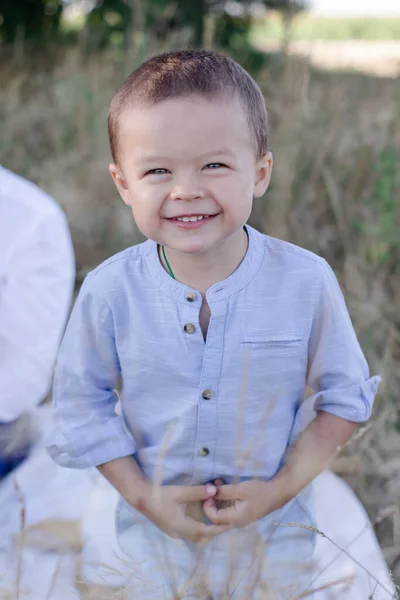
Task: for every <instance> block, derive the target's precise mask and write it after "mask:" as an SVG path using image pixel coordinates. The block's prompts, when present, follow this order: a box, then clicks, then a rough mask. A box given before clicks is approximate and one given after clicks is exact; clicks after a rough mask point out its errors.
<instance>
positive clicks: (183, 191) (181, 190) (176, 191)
mask: <svg viewBox="0 0 400 600" xmlns="http://www.w3.org/2000/svg"><path fill="white" fill-rule="evenodd" d="M171 198H172V200H183V201H184V202H190V201H191V200H199V199H201V198H204V192H203V191H202V190H201V189H200V188H199V187H198V186H197V185H196V183H194V182H193V183H185V184H182V183H181V184H178V185H176V186H175V187H174V188H173V190H172V191H171Z"/></svg>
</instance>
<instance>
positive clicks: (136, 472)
mask: <svg viewBox="0 0 400 600" xmlns="http://www.w3.org/2000/svg"><path fill="white" fill-rule="evenodd" d="M97 468H98V470H99V471H100V473H101V474H102V475H103V477H105V478H106V479H107V480H108V481H109V482H110V483H111V485H112V486H113V487H115V489H116V490H117V491H118V492H119V493H120V495H121V496H122V497H123V498H125V500H126V501H127V502H128V503H129V504H130V505H131V506H133V507H134V508H136V509H138V510H140V509H141V507H142V505H143V501H144V499H145V498H147V497H148V496H149V494H150V492H151V484H150V482H149V480H148V479H146V477H145V475H144V473H143V471H142V470H141V469H140V467H139V465H138V464H137V462H136V460H135V459H134V457H133V456H124V457H122V458H117V459H116V460H112V461H110V462H107V463H104V464H102V465H98V467H97Z"/></svg>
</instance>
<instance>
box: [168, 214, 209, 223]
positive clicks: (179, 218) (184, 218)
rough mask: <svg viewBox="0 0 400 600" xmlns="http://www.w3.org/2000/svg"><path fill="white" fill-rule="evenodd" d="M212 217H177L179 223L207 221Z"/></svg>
mask: <svg viewBox="0 0 400 600" xmlns="http://www.w3.org/2000/svg"><path fill="white" fill-rule="evenodd" d="M209 216H210V215H200V216H193V217H176V218H177V220H178V221H183V222H184V223H189V221H193V222H194V221H201V220H202V219H206V218H207V217H209Z"/></svg>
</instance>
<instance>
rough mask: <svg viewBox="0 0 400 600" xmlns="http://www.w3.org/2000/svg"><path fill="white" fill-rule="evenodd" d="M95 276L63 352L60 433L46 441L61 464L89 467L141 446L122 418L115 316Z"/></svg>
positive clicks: (58, 384) (56, 401)
mask: <svg viewBox="0 0 400 600" xmlns="http://www.w3.org/2000/svg"><path fill="white" fill-rule="evenodd" d="M94 280H95V277H93V276H92V275H89V276H88V277H87V278H86V280H85V282H84V284H83V286H82V288H81V291H80V293H79V296H78V298H77V301H76V303H75V306H74V309H73V311H72V315H71V318H70V321H69V323H68V326H67V330H66V333H65V336H64V339H63V342H62V345H61V349H60V352H59V356H58V360H57V365H56V371H55V378H54V388H53V406H54V428H53V430H52V431H51V432H50V433H49V435H48V436H47V438H46V440H45V445H46V448H47V451H48V453H49V454H50V456H51V457H52V458H53V459H54V460H55V461H56V462H57V463H58V464H60V465H62V466H65V467H71V468H78V469H81V468H88V467H95V466H98V465H100V464H103V463H106V462H109V461H111V460H115V459H117V458H121V457H123V456H128V455H131V454H134V453H135V451H136V444H135V442H134V439H133V438H132V436H131V435H130V434H129V432H128V430H127V429H126V427H125V424H124V421H123V417H122V416H120V415H118V414H117V413H116V405H117V401H118V394H117V391H116V386H117V383H118V379H119V375H120V367H119V362H118V356H117V352H116V347H115V337H114V327H113V315H112V311H111V309H110V307H109V306H108V304H107V302H106V301H105V300H101V299H100V296H101V294H100V293H99V291H98V290H96V289H95V285H94Z"/></svg>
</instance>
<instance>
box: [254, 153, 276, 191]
mask: <svg viewBox="0 0 400 600" xmlns="http://www.w3.org/2000/svg"><path fill="white" fill-rule="evenodd" d="M273 163H274V161H273V158H272V153H271V152H266V153H265V154H264V156H262V157H261V158H260V159H259V160H258V161H257V166H256V179H255V182H254V197H255V198H260V197H261V196H263V194H265V192H266V191H267V188H268V186H269V182H270V180H271V173H272V166H273Z"/></svg>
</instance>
